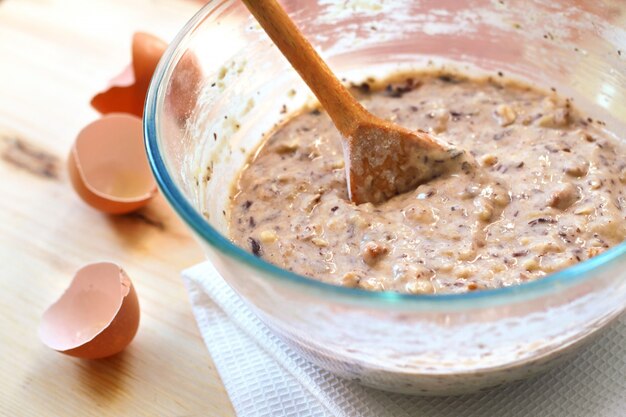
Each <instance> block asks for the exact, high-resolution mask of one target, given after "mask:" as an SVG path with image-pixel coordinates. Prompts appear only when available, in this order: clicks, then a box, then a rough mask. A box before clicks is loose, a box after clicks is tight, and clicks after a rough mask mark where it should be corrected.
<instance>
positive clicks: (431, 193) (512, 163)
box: [230, 73, 626, 294]
mask: <svg viewBox="0 0 626 417" xmlns="http://www.w3.org/2000/svg"><path fill="white" fill-rule="evenodd" d="M355 94H358V96H359V99H360V101H361V103H362V104H363V105H364V106H365V107H366V108H367V109H368V110H370V111H371V112H373V113H374V114H376V115H378V116H381V117H385V118H387V119H389V120H391V121H393V122H394V123H397V124H399V125H402V126H404V127H407V128H409V129H418V128H421V129H426V128H428V129H429V130H431V131H432V132H433V133H434V134H436V135H437V136H438V137H440V138H441V139H443V140H446V141H448V142H450V143H452V144H453V145H456V146H458V147H459V148H462V149H467V150H470V152H471V154H472V155H473V156H474V157H475V159H476V161H477V162H478V167H477V168H476V167H474V166H469V165H468V166H467V167H466V169H462V170H460V171H459V172H453V173H450V174H449V175H445V176H441V177H439V178H436V179H434V180H432V181H430V182H428V183H427V184H424V185H421V186H419V187H418V188H417V189H416V190H414V191H412V192H409V193H406V194H403V195H399V196H396V197H394V198H392V199H391V200H389V201H387V202H385V203H382V204H380V205H377V206H374V205H372V204H369V203H367V204H362V205H358V206H357V205H355V204H353V203H351V202H350V201H349V200H348V196H347V191H346V179H345V169H344V163H343V154H342V149H341V141H340V137H339V133H338V132H337V130H336V129H335V127H334V126H333V124H332V122H331V120H330V119H329V118H328V117H327V115H326V114H325V113H324V112H322V111H319V110H314V111H311V112H303V113H301V114H299V115H297V116H296V117H294V118H293V119H292V120H290V121H289V122H288V123H286V124H285V125H283V126H282V127H281V128H280V129H279V130H277V131H276V132H275V133H273V134H272V135H271V136H270V137H269V138H268V139H267V141H266V142H265V143H264V144H263V145H262V147H261V148H260V150H259V151H258V152H257V154H256V155H255V156H254V157H253V158H252V159H251V161H250V162H249V164H248V165H247V166H246V167H245V168H244V170H243V171H242V173H241V175H240V178H239V179H238V181H237V183H236V185H235V190H234V192H233V197H232V207H231V210H230V234H231V238H232V240H233V241H234V242H235V243H236V244H238V245H239V246H241V247H244V248H246V249H248V250H249V251H251V252H252V253H253V254H254V255H256V256H258V257H261V258H263V259H265V260H267V261H269V262H271V263H273V264H276V265H278V266H280V267H282V268H285V269H287V270H290V271H293V272H296V273H298V274H302V275H306V276H309V277H312V278H315V279H318V280H320V281H324V282H327V283H331V284H336V285H343V286H348V287H359V288H363V289H367V290H375V291H383V290H390V291H398V292H406V293H413V294H420V293H421V294H430V293H459V292H466V291H475V290H480V289H485V288H499V287H505V286H510V285H515V284H518V283H522V282H526V281H531V280H535V279H539V278H541V277H543V276H545V275H547V274H550V273H552V272H555V271H558V270H560V269H563V268H565V267H567V266H570V265H573V264H575V263H577V262H581V261H584V260H586V259H589V258H591V257H593V256H595V255H597V254H598V253H600V252H602V251H604V250H606V249H607V248H609V247H611V246H613V245H616V244H618V243H620V242H621V241H623V240H624V239H626V191H625V189H626V144H625V142H624V141H623V140H620V139H618V138H617V137H615V136H613V135H612V134H611V133H609V132H607V131H606V130H605V129H604V127H603V123H602V122H601V121H598V120H593V119H591V118H588V117H586V116H583V115H581V114H580V113H579V112H578V111H577V110H575V109H574V107H573V103H572V101H571V100H569V99H565V98H561V97H559V96H558V95H557V93H556V92H555V91H550V92H544V91H541V90H538V89H535V88H533V87H531V86H528V85H524V84H521V83H518V82H513V81H507V80H506V79H505V78H503V77H502V76H498V77H495V78H492V77H486V78H481V79H473V78H468V77H465V76H462V75H459V74H442V73H440V74H427V73H419V74H417V73H416V74H412V75H411V76H405V77H403V78H402V79H401V80H400V81H397V82H392V83H389V84H388V85H387V86H386V88H383V89H375V88H370V85H369V84H367V83H365V84H362V85H360V86H358V87H356V88H355Z"/></svg>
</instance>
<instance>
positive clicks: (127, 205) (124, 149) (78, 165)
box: [68, 114, 157, 214]
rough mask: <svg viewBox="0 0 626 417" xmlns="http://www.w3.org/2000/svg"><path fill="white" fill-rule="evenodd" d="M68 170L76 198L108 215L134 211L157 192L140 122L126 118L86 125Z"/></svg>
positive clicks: (112, 117)
mask: <svg viewBox="0 0 626 417" xmlns="http://www.w3.org/2000/svg"><path fill="white" fill-rule="evenodd" d="M68 169H69V174H70V179H71V182H72V185H73V186H74V189H75V190H76V192H77V193H78V195H79V196H80V197H81V198H82V199H83V200H84V201H85V202H86V203H87V204H89V205H90V206H92V207H94V208H96V209H98V210H100V211H103V212H105V213H109V214H123V213H129V212H132V211H134V210H137V209H139V208H141V207H143V206H145V205H146V204H147V203H148V201H150V199H151V198H152V197H153V196H154V195H155V193H156V190H157V188H156V182H155V181H154V177H153V176H152V172H151V170H150V166H149V164H148V159H147V156H146V151H145V148H144V145H143V128H142V123H141V119H140V118H138V117H136V116H132V115H128V114H111V115H107V116H104V117H102V118H101V119H99V120H96V121H95V122H93V123H91V124H89V125H87V126H86V127H85V128H84V129H83V130H82V131H81V132H80V133H79V134H78V137H77V138H76V141H75V142H74V145H73V146H72V149H71V151H70V155H69V160H68Z"/></svg>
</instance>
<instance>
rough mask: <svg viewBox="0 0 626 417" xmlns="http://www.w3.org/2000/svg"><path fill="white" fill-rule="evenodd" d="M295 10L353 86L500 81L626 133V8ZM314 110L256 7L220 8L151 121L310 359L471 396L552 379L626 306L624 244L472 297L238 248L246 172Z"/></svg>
mask: <svg viewBox="0 0 626 417" xmlns="http://www.w3.org/2000/svg"><path fill="white" fill-rule="evenodd" d="M282 3H283V4H284V5H285V7H286V9H287V10H288V11H289V13H290V15H291V16H292V17H293V19H294V20H295V21H296V22H297V24H298V25H299V26H300V27H301V28H302V30H303V32H304V33H305V34H306V35H307V36H308V37H309V39H311V41H312V43H313V44H314V45H315V46H316V47H317V48H318V49H319V50H320V51H321V54H322V55H323V56H324V57H325V58H326V59H327V60H328V62H329V64H330V66H331V67H332V68H333V69H334V70H335V71H336V73H337V74H338V75H339V76H340V77H342V78H344V79H345V80H347V81H355V82H358V81H359V80H363V79H365V78H366V77H368V76H380V75H383V74H385V73H388V72H389V71H392V70H397V69H411V68H423V67H425V66H426V67H428V66H431V67H438V66H441V65H444V66H447V67H455V68H460V69H461V70H464V71H475V70H481V71H487V72H494V73H495V72H496V71H503V72H504V73H505V74H507V75H509V74H510V75H514V76H515V77H517V78H522V79H526V80H529V81H531V82H535V83H537V84H539V85H543V86H546V87H548V86H550V87H556V88H557V89H558V90H559V92H560V93H561V94H563V95H566V96H569V97H574V98H575V100H576V102H577V104H578V106H579V107H581V108H583V109H584V110H585V111H586V112H587V113H589V114H590V116H592V117H594V118H600V119H601V120H604V121H605V122H606V124H607V128H608V129H610V130H612V131H614V132H621V133H622V134H623V132H626V130H625V129H624V124H625V123H626V51H624V50H622V51H619V49H620V45H621V48H624V46H626V30H625V29H624V28H625V27H626V17H625V14H626V4H624V3H623V2H621V3H619V4H618V2H613V3H603V2H585V1H582V0H581V1H554V0H553V1H530V2H516V3H517V5H515V4H513V3H515V2H498V1H488V0H473V1H465V2H458V1H456V0H447V1H442V0H421V1H413V0H394V1H387V2H380V1H369V0H359V1H352V0H347V1H340V2H339V1H337V2H333V1H329V0H317V1H314V0H301V1H297V0H283V2H282ZM502 3H504V4H502ZM311 101H312V97H311V94H310V93H309V91H308V89H307V88H306V87H305V85H304V84H303V83H302V82H301V81H300V79H299V78H298V76H297V74H296V73H295V71H294V70H292V69H291V68H290V66H289V65H288V64H287V62H286V60H285V59H284V58H283V57H282V56H281V55H280V53H279V52H278V50H277V49H276V48H275V47H274V46H273V45H272V43H271V42H270V41H269V39H268V38H267V36H266V35H265V34H264V33H263V32H262V31H261V29H260V27H259V26H258V24H257V23H256V22H255V21H254V20H253V19H252V18H251V16H250V14H249V13H248V12H247V10H246V9H245V8H244V7H243V5H242V4H241V3H240V2H239V1H234V0H229V1H223V0H213V1H211V2H209V4H207V5H206V6H205V7H204V8H203V9H202V10H201V11H200V12H199V13H198V14H197V15H196V16H195V17H194V18H193V19H191V21H190V22H189V23H188V24H187V25H186V26H185V28H184V29H183V30H182V31H181V33H180V34H179V35H178V37H177V38H176V39H175V40H174V42H173V43H172V44H171V45H170V47H169V49H168V50H167V52H166V53H165V55H164V57H163V59H162V60H161V62H160V64H159V67H158V68H157V71H156V73H155V75H154V78H153V80H152V84H151V86H150V91H149V93H148V97H147V102H146V110H145V133H146V143H147V150H148V154H149V157H150V161H151V164H152V168H153V170H154V174H155V176H156V179H157V181H158V183H159V185H160V187H161V190H162V192H163V194H164V195H165V197H166V198H167V199H168V200H169V202H170V204H171V205H172V206H173V207H174V209H175V210H176V212H177V213H178V215H179V216H180V217H181V218H182V219H183V220H184V221H185V222H186V223H187V224H188V225H189V227H190V228H191V229H192V230H193V231H194V232H195V234H196V235H197V236H198V238H199V241H200V242H201V244H202V246H203V247H204V249H205V250H206V255H207V257H208V258H209V259H210V260H211V261H212V262H213V264H214V265H215V267H216V268H217V270H218V271H219V272H220V273H221V275H222V276H223V277H224V279H225V280H226V281H227V282H228V284H229V285H230V286H231V287H232V288H233V289H234V290H235V291H236V292H237V293H238V294H239V295H240V296H241V297H242V298H243V299H244V300H245V301H246V302H247V304H248V305H249V306H250V307H251V308H252V309H253V310H254V311H255V312H256V313H257V314H258V316H259V317H260V318H261V319H262V320H263V321H264V322H265V323H266V324H267V325H268V326H269V327H270V328H272V329H273V330H274V331H275V332H276V333H277V334H278V335H279V336H280V337H281V338H282V339H283V340H284V341H285V342H286V343H288V344H289V345H290V346H291V347H292V348H294V349H296V350H297V351H299V352H301V354H302V355H304V356H305V357H306V358H308V359H309V360H310V361H312V362H314V363H315V364H317V365H319V366H321V367H323V368H325V369H327V370H329V371H331V372H334V373H336V374H338V375H341V376H343V377H346V378H350V379H353V380H358V381H360V382H361V383H363V384H365V385H368V386H372V387H378V388H382V389H386V390H391V391H397V392H404V393H413V394H456V393H462V392H468V391H475V390H478V389H480V388H484V387H489V386H493V385H496V384H500V383H503V382H505V381H509V380H513V379H518V378H521V377H524V376H527V375H530V374H533V373H536V372H537V371H539V370H541V369H544V368H545V367H546V366H547V365H549V364H551V363H554V360H555V359H556V358H557V357H558V358H562V357H563V356H564V355H563V353H564V352H566V351H567V352H571V351H573V350H574V349H573V348H574V347H576V346H579V345H580V344H581V342H582V341H583V340H589V336H591V335H593V334H595V333H597V331H598V330H599V329H600V328H602V327H604V326H605V325H606V324H607V323H609V322H610V321H611V320H612V319H614V318H615V317H616V316H618V315H619V314H620V313H621V312H622V311H623V310H624V308H625V305H626V243H622V244H621V245H619V246H618V247H615V248H613V249H611V250H608V251H606V252H604V253H602V254H601V255H599V256H597V257H595V258H593V259H591V260H589V261H587V262H584V263H581V264H578V265H576V266H573V267H571V268H569V269H567V270H564V271H562V272H559V273H556V274H553V275H551V276H549V277H546V278H544V279H541V280H538V281H535V282H530V283H526V284H523V285H519V286H513V287H508V288H502V289H497V290H486V291H482V292H475V293H469V294H459V295H404V294H397V293H392V292H381V293H374V292H367V291H363V290H359V289H351V288H340V287H336V286H332V285H329V284H324V283H321V282H318V281H315V280H313V279H309V278H306V277H304V276H299V275H296V274H293V273H291V272H288V271H286V270H283V269H280V268H278V267H276V266H274V265H271V264H269V263H267V262H265V261H263V260H262V259H259V258H256V257H254V256H253V255H252V254H250V253H248V252H247V251H245V250H243V249H241V248H239V247H237V246H235V245H233V244H232V243H231V241H230V240H229V238H228V234H227V215H228V210H229V202H230V199H229V195H230V192H231V184H232V182H233V180H234V178H235V177H236V175H237V173H238V172H239V171H240V169H241V168H242V166H243V165H244V164H245V162H246V158H247V156H248V155H249V154H250V153H251V152H253V151H254V150H255V148H256V147H257V145H258V144H259V143H260V141H261V140H262V138H263V137H264V134H265V133H267V132H269V131H271V129H272V128H273V127H274V126H275V124H276V123H280V121H282V120H284V119H285V118H286V117H288V115H289V113H291V112H295V111H297V110H298V109H299V108H301V107H302V106H304V105H307V104H310V103H311Z"/></svg>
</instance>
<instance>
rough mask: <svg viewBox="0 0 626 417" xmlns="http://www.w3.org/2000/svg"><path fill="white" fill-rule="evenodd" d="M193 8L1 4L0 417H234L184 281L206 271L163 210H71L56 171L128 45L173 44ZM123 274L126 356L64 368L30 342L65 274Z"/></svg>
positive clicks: (141, 0) (161, 206)
mask: <svg viewBox="0 0 626 417" xmlns="http://www.w3.org/2000/svg"><path fill="white" fill-rule="evenodd" d="M199 7H200V2H197V1H192V0H0V193H1V197H0V338H1V340H0V415H6V416H46V417H47V416H144V415H145V416H201V415H202V416H233V415H234V413H233V411H232V407H231V405H230V402H229V400H228V397H227V395H226V393H225V391H224V388H223V385H222V383H221V382H220V379H219V376H218V375H217V372H216V371H215V367H214V365H213V363H212V361H211V358H210V356H209V354H208V351H207V350H206V348H205V346H204V344H203V343H202V340H201V338H200V335H199V333H198V330H197V328H196V324H195V321H194V319H193V316H192V312H191V307H190V304H189V301H188V299H187V295H186V292H185V289H184V287H183V285H182V282H181V279H180V271H181V270H182V269H184V268H186V267H188V266H191V265H193V264H194V263H197V262H198V261H200V260H202V253H201V251H200V249H199V248H198V246H197V245H196V243H195V242H194V240H193V238H192V237H191V236H190V234H189V233H188V231H187V230H186V228H185V227H184V225H183V224H182V223H181V222H180V221H179V220H178V219H177V218H176V217H175V215H174V213H173V212H172V210H170V208H169V207H168V206H167V204H166V203H165V201H164V200H163V199H162V198H161V197H158V198H157V199H156V200H155V201H153V202H152V203H151V204H150V205H149V206H148V207H147V208H146V209H144V210H142V211H140V212H139V213H136V214H134V215H128V216H123V217H109V216H106V215H103V214H100V213H98V212H96V211H94V210H92V209H91V208H90V207H88V206H86V205H85V204H84V203H83V202H82V201H80V200H79V199H78V197H77V195H76V194H75V193H74V191H73V190H72V188H71V186H70V183H69V181H68V175H67V172H66V166H65V160H66V155H67V153H68V151H69V149H70V146H71V143H72V142H73V140H74V138H75V137H76V134H77V133H78V131H79V130H80V129H81V128H82V127H83V126H84V125H86V124H87V123H89V122H90V121H92V120H94V119H96V118H97V117H98V115H97V114H96V112H94V111H93V110H92V109H91V108H90V107H89V100H90V98H91V96H92V95H93V94H94V93H96V92H97V91H99V90H100V89H102V87H103V86H104V85H106V82H107V81H108V79H109V78H111V77H112V76H114V75H116V74H117V73H118V72H119V71H120V70H121V69H122V68H123V67H124V66H125V65H126V64H127V63H128V62H129V57H130V40H131V36H132V33H133V32H135V31H140V30H141V31H146V32H149V33H153V34H156V35H158V36H160V37H162V38H163V39H165V40H168V41H169V40H171V39H172V38H173V37H174V35H175V34H176V32H177V31H178V30H179V28H180V27H182V25H183V24H184V22H185V21H186V20H187V19H188V18H189V17H191V16H192V15H193V13H194V12H195V11H196V10H197V9H198V8H199ZM99 260H112V261H115V262H118V263H119V264H121V265H122V266H123V267H124V268H125V269H126V270H127V272H128V274H129V275H130V277H131V279H132V280H133V283H134V284H135V287H136V289H137V293H138V295H139V300H140V304H141V311H142V318H141V324H140V327H139V332H138V334H137V337H136V338H135V340H134V341H133V343H132V344H131V345H130V346H129V347H128V349H127V350H126V351H124V352H123V353H122V354H120V355H117V356H115V357H112V358H109V359H105V360H100V361H84V360H80V359H75V358H71V357H68V356H64V355H62V354H59V353H57V352H54V351H52V350H50V349H48V348H46V347H44V346H43V345H42V344H41V342H40V341H39V339H38V337H37V326H38V325H39V320H40V318H41V315H42V313H43V311H44V310H45V309H46V308H47V307H48V306H49V305H50V304H51V303H52V302H53V301H55V300H56V299H57V298H58V297H59V296H60V294H61V293H62V292H63V291H64V289H65V288H66V287H67V285H68V283H69V282H70V280H71V279H72V276H73V273H74V271H76V270H77V269H78V268H80V267H81V266H82V265H84V264H86V263H89V262H93V261H99Z"/></svg>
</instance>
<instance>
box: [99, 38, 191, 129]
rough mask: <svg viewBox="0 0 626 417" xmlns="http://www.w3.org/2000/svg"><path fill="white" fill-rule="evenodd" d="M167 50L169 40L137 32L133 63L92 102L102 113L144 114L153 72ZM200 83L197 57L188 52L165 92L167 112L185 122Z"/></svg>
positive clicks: (134, 42) (178, 65)
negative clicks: (166, 41)
mask: <svg viewBox="0 0 626 417" xmlns="http://www.w3.org/2000/svg"><path fill="white" fill-rule="evenodd" d="M166 49H167V43H165V42H164V41H162V40H161V39H159V38H157V37H156V36H153V35H150V34H147V33H141V32H138V33H135V34H134V35H133V45H132V64H131V65H129V66H128V67H126V69H125V70H124V71H123V72H122V73H121V74H119V75H118V76H116V77H115V78H113V79H112V80H111V81H110V82H109V85H108V87H107V90H106V91H104V92H102V93H100V94H97V95H96V96H95V97H94V98H93V99H92V100H91V105H92V106H93V107H94V108H95V109H96V110H98V111H99V112H100V113H102V114H109V113H130V114H134V115H135V116H139V117H142V115H143V108H144V102H145V98H146V94H147V92H148V87H149V86H150V81H151V79H152V75H153V74H154V71H155V69H156V67H157V65H158V63H159V60H160V59H161V56H162V55H163V53H164V52H165V50H166ZM201 83H202V72H201V69H200V65H199V63H198V59H197V58H196V56H195V54H193V52H190V51H188V52H186V53H185V55H184V56H183V57H182V58H181V59H180V62H179V63H178V64H177V66H176V70H175V71H174V75H173V78H172V80H171V85H170V88H169V89H168V91H167V93H166V106H168V109H167V111H172V112H173V113H174V115H175V116H176V119H177V120H178V121H183V120H184V119H185V117H186V116H187V115H188V114H189V113H190V112H191V110H192V109H193V108H194V106H195V104H196V100H197V96H198V90H199V88H200V86H201Z"/></svg>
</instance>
